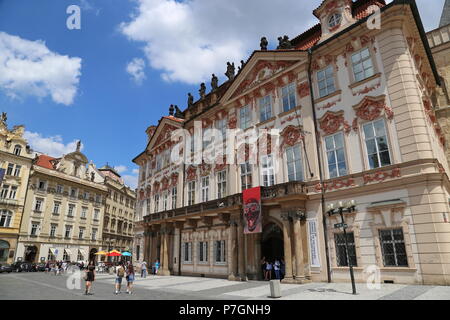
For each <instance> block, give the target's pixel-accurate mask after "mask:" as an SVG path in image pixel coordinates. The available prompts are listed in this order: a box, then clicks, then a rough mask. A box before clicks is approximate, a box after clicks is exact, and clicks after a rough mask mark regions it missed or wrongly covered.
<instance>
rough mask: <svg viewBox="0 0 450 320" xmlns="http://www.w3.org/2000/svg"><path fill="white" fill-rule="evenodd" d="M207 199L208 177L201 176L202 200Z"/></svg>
mask: <svg viewBox="0 0 450 320" xmlns="http://www.w3.org/2000/svg"><path fill="white" fill-rule="evenodd" d="M208 200H209V177H202V202H206V201H208Z"/></svg>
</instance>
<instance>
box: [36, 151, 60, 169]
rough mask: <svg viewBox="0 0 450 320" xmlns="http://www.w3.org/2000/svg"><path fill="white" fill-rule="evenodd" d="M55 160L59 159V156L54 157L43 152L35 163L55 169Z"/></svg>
mask: <svg viewBox="0 0 450 320" xmlns="http://www.w3.org/2000/svg"><path fill="white" fill-rule="evenodd" d="M53 160H57V158H53V157H50V156H47V155H45V154H43V155H40V156H38V158H37V160H36V162H35V165H37V166H39V167H43V168H47V169H51V170H53V169H55V168H54V166H53V163H52V161H53Z"/></svg>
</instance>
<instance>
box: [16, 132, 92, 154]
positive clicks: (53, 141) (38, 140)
mask: <svg viewBox="0 0 450 320" xmlns="http://www.w3.org/2000/svg"><path fill="white" fill-rule="evenodd" d="M24 138H25V139H26V140H27V141H28V144H29V145H30V146H31V149H33V150H34V151H36V152H41V153H44V154H47V155H49V156H52V157H55V158H58V157H61V156H62V155H63V154H68V153H71V152H74V151H75V150H76V149H77V142H78V140H74V141H72V142H69V143H67V144H65V143H64V142H63V138H62V137H61V136H60V135H56V136H51V137H43V136H42V135H41V134H40V133H36V132H29V131H25V133H24ZM83 148H84V145H83V143H81V150H83Z"/></svg>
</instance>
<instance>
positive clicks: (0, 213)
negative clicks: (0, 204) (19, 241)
mask: <svg viewBox="0 0 450 320" xmlns="http://www.w3.org/2000/svg"><path fill="white" fill-rule="evenodd" d="M12 216H13V214H12V212H11V211H9V210H0V227H3V228H9V227H10V226H11V220H12Z"/></svg>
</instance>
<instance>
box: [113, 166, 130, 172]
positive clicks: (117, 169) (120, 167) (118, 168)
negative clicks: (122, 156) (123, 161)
mask: <svg viewBox="0 0 450 320" xmlns="http://www.w3.org/2000/svg"><path fill="white" fill-rule="evenodd" d="M114 170H116V171H117V172H118V173H124V172H125V171H127V170H128V168H127V167H126V166H122V165H120V166H116V167H114Z"/></svg>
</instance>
